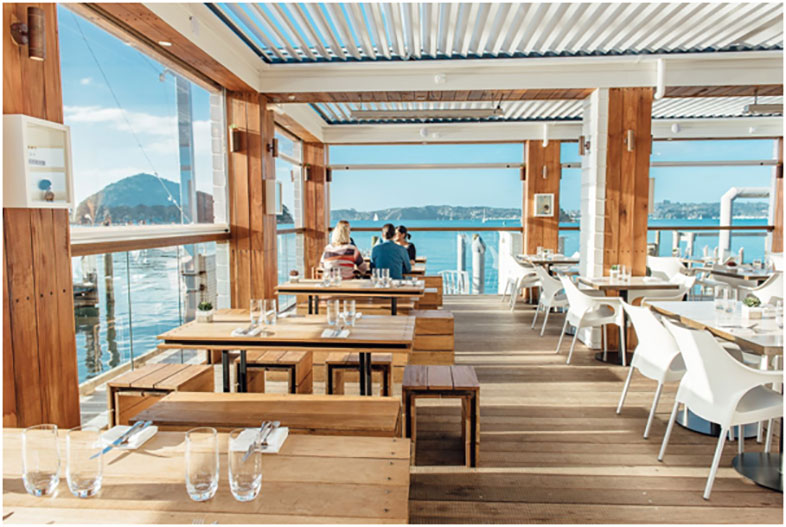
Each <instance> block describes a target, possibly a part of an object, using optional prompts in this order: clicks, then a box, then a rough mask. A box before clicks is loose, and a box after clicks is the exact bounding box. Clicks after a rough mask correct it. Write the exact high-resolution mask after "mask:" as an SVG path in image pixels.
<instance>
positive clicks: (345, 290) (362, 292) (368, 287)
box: [276, 279, 425, 315]
mask: <svg viewBox="0 0 786 527" xmlns="http://www.w3.org/2000/svg"><path fill="white" fill-rule="evenodd" d="M276 293H278V294H279V295H308V313H309V315H310V314H318V313H319V297H320V295H322V296H337V297H362V298H387V299H390V314H391V315H396V311H397V308H396V306H397V302H398V299H399V298H408V299H411V300H417V299H418V298H420V297H422V296H423V295H424V293H425V286H424V285H416V286H415V285H400V286H392V287H374V285H373V284H372V283H371V280H365V279H358V280H342V281H341V284H339V285H330V286H324V285H322V281H321V280H298V281H297V282H291V281H290V282H286V283H283V284H280V285H278V286H276Z"/></svg>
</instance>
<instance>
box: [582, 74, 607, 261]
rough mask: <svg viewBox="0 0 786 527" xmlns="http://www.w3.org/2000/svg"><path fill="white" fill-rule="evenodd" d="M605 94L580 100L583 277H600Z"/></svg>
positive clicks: (603, 220)
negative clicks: (585, 144)
mask: <svg viewBox="0 0 786 527" xmlns="http://www.w3.org/2000/svg"><path fill="white" fill-rule="evenodd" d="M608 123H609V90H608V88H599V89H597V90H595V91H594V92H592V95H590V96H589V97H588V98H586V99H584V120H583V122H582V134H583V135H584V137H585V139H586V140H588V141H589V143H590V146H589V151H588V152H586V153H585V155H584V156H582V158H581V224H580V225H581V231H580V236H581V242H580V247H581V263H580V264H579V268H580V270H581V274H582V275H584V276H603V236H604V228H605V214H606V151H607V136H608Z"/></svg>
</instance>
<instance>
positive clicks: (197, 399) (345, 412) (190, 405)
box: [131, 392, 402, 437]
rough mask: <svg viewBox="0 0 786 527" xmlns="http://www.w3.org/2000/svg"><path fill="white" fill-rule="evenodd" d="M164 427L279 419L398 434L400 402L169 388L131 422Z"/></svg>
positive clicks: (323, 428)
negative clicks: (201, 391)
mask: <svg viewBox="0 0 786 527" xmlns="http://www.w3.org/2000/svg"><path fill="white" fill-rule="evenodd" d="M147 420H150V421H153V424H154V425H156V426H158V427H159V428H161V427H163V428H164V429H165V430H168V431H172V430H180V431H185V430H189V429H191V428H196V427H199V426H212V427H213V428H216V429H218V430H221V431H224V432H229V431H230V430H232V429H233V428H253V427H256V426H259V423H260V422H262V421H263V420H268V421H280V422H281V426H287V427H289V432H290V433H292V434H316V435H340V436H369V437H401V423H402V421H401V404H400V403H399V401H398V400H397V399H394V398H392V397H381V396H374V397H361V396H357V395H347V396H344V397H331V396H329V395H323V394H280V393H200V392H173V393H171V394H169V395H167V396H166V397H163V398H162V399H160V400H159V401H158V402H157V403H156V404H154V405H152V406H150V407H149V408H147V409H146V410H144V411H142V412H140V413H139V414H138V415H136V416H135V417H134V418H133V419H131V423H135V422H137V421H142V422H144V421H147Z"/></svg>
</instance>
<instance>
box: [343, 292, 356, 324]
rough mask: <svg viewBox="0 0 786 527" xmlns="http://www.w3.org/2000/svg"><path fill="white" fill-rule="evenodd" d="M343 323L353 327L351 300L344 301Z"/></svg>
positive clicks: (352, 304)
mask: <svg viewBox="0 0 786 527" xmlns="http://www.w3.org/2000/svg"><path fill="white" fill-rule="evenodd" d="M344 321H345V322H346V323H347V326H349V327H352V326H354V325H355V300H354V299H353V298H350V299H348V300H344Z"/></svg>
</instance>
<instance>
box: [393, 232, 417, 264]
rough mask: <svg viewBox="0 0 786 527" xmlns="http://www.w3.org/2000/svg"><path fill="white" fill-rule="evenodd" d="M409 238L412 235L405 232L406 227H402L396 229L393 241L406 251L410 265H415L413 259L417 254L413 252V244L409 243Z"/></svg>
mask: <svg viewBox="0 0 786 527" xmlns="http://www.w3.org/2000/svg"><path fill="white" fill-rule="evenodd" d="M411 238H412V235H411V234H409V233H408V232H407V228H406V227H404V226H403V225H399V226H398V227H396V236H395V238H394V241H395V242H396V243H397V244H399V245H400V246H401V247H403V248H405V249H406V250H407V254H409V261H410V262H411V263H412V265H415V257H416V256H417V252H416V251H415V244H414V243H410V241H409V240H410V239H411Z"/></svg>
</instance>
